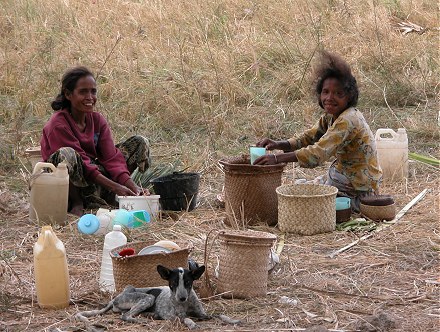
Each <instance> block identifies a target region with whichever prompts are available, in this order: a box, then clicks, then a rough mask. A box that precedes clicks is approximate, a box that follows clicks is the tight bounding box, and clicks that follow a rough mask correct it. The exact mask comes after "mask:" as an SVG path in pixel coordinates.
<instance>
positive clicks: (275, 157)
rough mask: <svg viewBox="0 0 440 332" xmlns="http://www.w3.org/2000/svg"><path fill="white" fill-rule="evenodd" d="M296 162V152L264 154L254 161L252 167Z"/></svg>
mask: <svg viewBox="0 0 440 332" xmlns="http://www.w3.org/2000/svg"><path fill="white" fill-rule="evenodd" d="M292 161H293V162H297V161H298V158H297V157H296V152H294V151H293V152H286V153H280V154H266V155H264V156H261V157H259V158H258V159H256V160H255V162H254V165H276V164H279V163H288V162H292Z"/></svg>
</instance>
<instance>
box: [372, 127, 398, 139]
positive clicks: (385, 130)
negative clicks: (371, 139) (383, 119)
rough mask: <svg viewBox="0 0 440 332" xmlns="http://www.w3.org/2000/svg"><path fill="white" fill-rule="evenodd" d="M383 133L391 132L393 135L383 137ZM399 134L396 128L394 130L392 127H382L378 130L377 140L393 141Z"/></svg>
mask: <svg viewBox="0 0 440 332" xmlns="http://www.w3.org/2000/svg"><path fill="white" fill-rule="evenodd" d="M383 134H390V135H391V136H392V137H391V138H389V137H382V136H381V135H383ZM396 137H397V134H396V132H395V131H394V130H392V129H391V128H380V129H378V130H377V131H376V137H375V139H376V141H392V140H394V139H396Z"/></svg>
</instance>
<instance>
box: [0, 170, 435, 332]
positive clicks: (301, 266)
mask: <svg viewBox="0 0 440 332" xmlns="http://www.w3.org/2000/svg"><path fill="white" fill-rule="evenodd" d="M412 169H413V170H414V173H416V176H415V177H412V178H411V179H410V181H409V182H408V184H407V185H406V186H405V184H404V183H400V184H388V185H385V186H384V191H385V192H388V193H393V194H394V197H395V199H396V202H397V204H398V208H399V209H400V208H402V207H403V206H404V205H406V203H408V202H409V201H410V200H411V199H412V198H413V197H415V196H416V195H417V194H418V193H420V192H421V191H422V190H423V189H425V188H429V189H430V192H429V193H428V194H427V196H426V197H425V198H424V199H423V200H422V201H420V202H419V203H418V204H417V205H416V206H414V207H413V208H412V209H411V210H410V211H409V212H408V213H407V214H406V215H405V216H404V217H403V218H402V219H401V220H400V221H399V222H398V223H397V224H396V225H393V226H391V227H389V228H387V229H386V230H383V231H381V232H379V233H377V234H375V235H374V236H373V237H371V238H370V239H368V240H366V241H363V242H361V243H359V244H358V245H357V246H355V247H353V248H352V249H350V250H348V251H346V252H344V253H342V254H340V255H338V256H336V257H335V258H329V254H330V253H331V252H333V251H334V250H336V249H339V248H341V247H343V246H344V245H346V244H348V243H350V242H352V241H353V240H355V239H356V238H358V237H359V236H361V235H362V234H360V233H350V232H333V233H328V234H321V235H315V236H298V235H293V234H285V235H282V234H281V233H280V232H279V230H278V229H277V228H270V227H267V226H264V225H260V226H256V227H254V229H257V230H263V231H269V232H272V233H274V234H276V235H277V237H278V241H277V243H276V245H275V247H278V245H279V243H280V242H281V238H283V237H284V247H283V250H282V252H281V263H280V264H279V265H278V266H277V267H276V268H275V270H274V271H273V273H272V274H271V275H270V276H269V282H268V295H267V297H265V298H257V299H248V300H240V299H222V298H220V297H214V298H212V299H211V300H210V301H205V304H206V307H207V309H208V311H209V312H210V313H225V314H227V315H229V316H231V317H237V318H240V319H242V320H243V325H242V326H240V327H235V328H234V327H231V326H224V325H221V324H220V323H218V322H216V321H208V322H201V323H200V325H201V326H202V327H203V329H205V330H214V331H215V330H237V331H255V330H262V331H263V330H270V331H282V330H290V331H295V330H298V331H301V330H303V329H305V328H310V327H312V326H317V325H322V326H325V327H326V328H328V329H333V330H343V331H355V330H356V329H358V330H360V331H373V330H369V329H368V327H367V325H365V324H367V323H365V321H370V322H371V317H375V318H376V324H379V325H376V326H381V328H382V330H381V329H378V330H377V331H392V330H398V331H436V330H438V319H439V317H440V306H439V302H438V300H439V295H440V292H439V284H440V280H439V270H438V267H439V258H438V251H439V250H440V237H439V232H438V231H439V230H438V214H439V207H438V195H439V190H438V188H439V181H438V177H436V178H433V177H432V176H429V172H426V169H425V168H424V167H421V166H418V165H412ZM320 171H323V169H321V170H320ZM315 172H319V170H314V171H313V172H312V171H310V172H307V173H306V174H305V175H306V176H307V177H313V176H314V175H315ZM291 175H292V172H291V170H289V169H287V170H286V173H285V175H284V176H283V181H284V182H285V183H287V182H290V181H292V177H291ZM222 183H223V177H222V175H221V173H220V172H218V171H215V169H210V170H209V172H207V173H206V174H205V175H204V176H203V182H202V185H201V188H200V206H199V207H198V208H197V209H196V210H194V211H192V212H190V213H185V212H182V213H179V214H176V215H174V216H173V217H174V218H167V219H165V218H164V219H163V220H160V221H158V222H156V223H152V224H151V225H150V226H149V227H148V228H144V229H134V230H132V231H131V232H130V233H128V234H127V235H128V238H129V240H130V241H144V240H145V241H147V240H159V239H164V238H167V239H174V240H176V239H184V240H187V241H190V242H191V243H192V244H193V245H194V251H193V252H192V253H191V256H192V257H193V258H195V259H196V260H197V261H199V262H202V261H203V256H204V246H205V241H206V235H207V234H208V233H209V232H210V231H211V230H218V229H222V228H224V227H225V226H224V224H223V219H224V217H225V214H224V210H223V209H221V208H216V207H215V206H213V205H214V204H213V203H214V199H213V197H215V195H216V194H217V193H218V189H217V188H220V187H221V186H222ZM0 202H1V204H0V206H1V208H2V209H4V211H3V212H5V216H7V217H8V218H7V219H5V220H4V221H3V225H2V228H1V229H0V234H1V238H2V239H3V240H2V248H1V258H2V260H1V264H0V267H1V273H0V278H1V283H0V285H1V286H0V288H1V289H0V294H1V299H0V300H1V301H0V311H1V312H2V323H1V324H2V325H1V326H2V329H3V330H5V331H23V330H30V331H51V330H53V331H55V329H60V330H61V331H75V330H76V331H79V330H80V328H81V327H82V325H81V324H80V323H78V322H76V321H75V320H74V319H73V315H74V314H75V313H76V312H77V311H78V310H84V309H86V310H87V309H91V308H95V307H99V306H101V305H103V304H104V303H105V302H106V301H108V300H109V298H110V295H109V294H104V293H101V292H100V291H99V287H98V278H99V270H100V254H101V248H102V244H103V238H102V237H95V236H86V235H81V234H79V233H78V231H77V229H76V225H75V218H73V216H71V217H70V218H69V220H70V221H69V224H68V225H67V226H65V227H62V228H58V229H57V234H58V236H59V238H60V239H61V240H62V241H63V242H64V244H65V246H66V250H67V256H68V264H69V272H70V288H71V293H72V294H71V295H72V304H71V305H70V307H69V308H67V309H66V310H58V311H50V310H41V309H39V308H38V306H37V304H36V298H35V289H34V278H33V272H32V270H33V269H32V265H33V264H32V246H33V244H34V243H35V241H36V238H37V231H38V227H37V226H36V225H32V224H30V223H29V221H28V219H27V214H26V211H23V210H25V209H26V204H27V202H26V199H24V198H23V197H20V196H19V195H18V194H16V193H11V192H8V191H4V190H2V193H1V195H0ZM11 202H13V203H11ZM214 234H215V233H214ZM208 244H209V245H210V246H211V245H212V247H213V249H212V250H211V252H210V255H209V259H208V266H209V272H210V274H209V275H210V277H211V280H212V281H213V282H214V283H215V278H214V277H213V273H212V271H213V268H214V266H215V265H216V262H217V259H218V246H219V243H218V242H217V241H216V240H215V238H214V237H213V236H211V237H210V241H209V242H208ZM243 277H245V276H243ZM282 297H288V298H289V299H290V300H291V301H292V302H291V303H282ZM92 321H93V322H94V323H95V324H100V325H103V326H105V327H107V328H108V329H109V330H117V331H124V330H133V329H134V330H142V331H156V330H159V329H160V330H162V331H174V330H179V329H181V328H182V327H179V326H177V325H176V323H171V322H157V321H147V322H146V324H145V326H142V327H141V325H131V324H127V323H122V322H121V321H119V319H118V318H117V315H115V314H111V313H108V314H106V315H104V316H102V317H100V318H94V319H92ZM378 322H379V323H378ZM380 324H382V325H380ZM57 331H59V330H57Z"/></svg>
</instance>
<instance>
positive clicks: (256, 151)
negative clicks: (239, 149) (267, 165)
mask: <svg viewBox="0 0 440 332" xmlns="http://www.w3.org/2000/svg"><path fill="white" fill-rule="evenodd" d="M249 154H250V155H251V165H253V164H254V162H255V160H257V159H258V158H259V157H261V156H264V155H265V154H266V148H262V147H258V146H251V147H250V148H249Z"/></svg>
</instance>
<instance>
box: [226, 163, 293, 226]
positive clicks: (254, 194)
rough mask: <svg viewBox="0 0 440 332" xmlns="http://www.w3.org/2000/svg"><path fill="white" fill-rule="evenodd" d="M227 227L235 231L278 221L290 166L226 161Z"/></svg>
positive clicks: (273, 223)
mask: <svg viewBox="0 0 440 332" xmlns="http://www.w3.org/2000/svg"><path fill="white" fill-rule="evenodd" d="M219 163H220V164H221V165H222V166H223V169H224V172H225V186H224V188H225V208H226V215H227V217H226V220H225V222H226V224H228V225H230V226H234V227H235V228H238V227H240V228H242V227H243V226H244V227H246V226H248V225H255V224H257V223H258V222H262V223H265V224H268V225H271V226H272V225H275V224H276V223H277V221H278V209H277V204H278V201H277V194H276V192H275V189H276V188H277V187H278V186H280V185H281V175H282V173H283V169H284V167H285V166H286V164H284V163H283V164H277V165H262V166H254V165H251V164H250V160H249V156H242V157H236V158H229V159H222V160H220V161H219Z"/></svg>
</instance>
